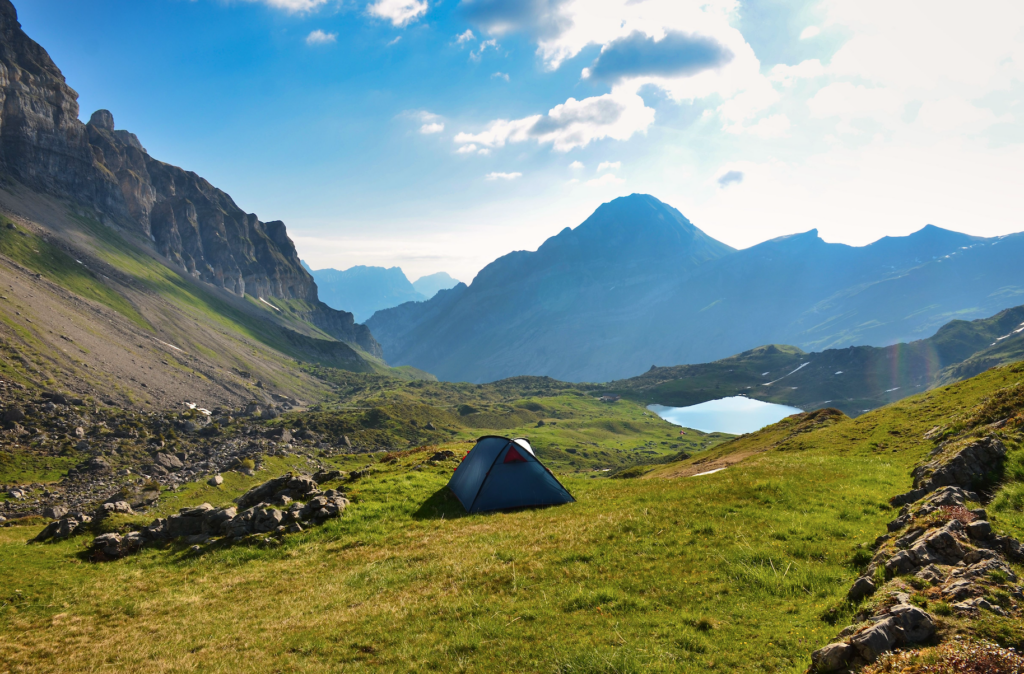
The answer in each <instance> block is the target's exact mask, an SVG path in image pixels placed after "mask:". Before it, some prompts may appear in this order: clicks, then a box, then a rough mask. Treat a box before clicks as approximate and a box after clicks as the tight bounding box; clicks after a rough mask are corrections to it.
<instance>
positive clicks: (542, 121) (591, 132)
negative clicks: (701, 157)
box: [455, 93, 654, 152]
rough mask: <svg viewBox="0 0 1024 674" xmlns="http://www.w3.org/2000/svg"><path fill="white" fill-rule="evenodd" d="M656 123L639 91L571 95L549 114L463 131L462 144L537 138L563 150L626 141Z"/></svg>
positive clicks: (458, 139)
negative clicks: (603, 141) (598, 142)
mask: <svg viewBox="0 0 1024 674" xmlns="http://www.w3.org/2000/svg"><path fill="white" fill-rule="evenodd" d="M653 122H654V109H653V108H648V107H647V106H646V105H644V101H643V99H642V98H640V96H638V95H636V94H635V93H625V94H622V93H619V94H616V93H611V94H605V95H603V96H594V97H592V98H585V99H583V100H582V101H577V100H576V99H575V98H570V99H569V100H567V101H566V102H565V103H562V104H560V105H556V106H555V107H553V108H551V110H549V111H548V113H547V114H546V115H532V116H530V117H524V118H522V119H514V120H511V121H510V120H504V119H498V120H495V121H493V122H491V123H490V124H489V125H488V126H487V128H486V129H485V130H484V131H481V132H480V133H475V134H473V133H459V134H458V135H456V136H455V142H456V143H458V144H459V145H466V144H469V143H474V144H477V145H482V146H485V147H490V148H496V147H503V146H504V145H505V144H507V143H522V142H524V141H527V140H535V141H537V142H538V143H541V144H548V143H550V144H551V145H552V147H554V149H556V150H558V151H559V152H568V151H569V150H572V149H573V148H577V147H586V146H587V145H589V144H590V143H591V142H593V141H595V140H600V139H603V138H613V139H615V140H626V139H628V138H629V137H631V136H632V135H633V134H636V133H640V132H644V131H646V130H647V127H649V126H650V125H651V124H652V123H653Z"/></svg>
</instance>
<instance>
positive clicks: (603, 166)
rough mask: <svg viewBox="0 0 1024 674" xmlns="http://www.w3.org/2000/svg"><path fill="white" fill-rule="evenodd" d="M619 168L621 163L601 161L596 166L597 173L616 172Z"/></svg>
mask: <svg viewBox="0 0 1024 674" xmlns="http://www.w3.org/2000/svg"><path fill="white" fill-rule="evenodd" d="M620 168H622V162H621V161H603V162H601V163H600V164H598V165H597V172H598V173H600V172H601V171H607V170H618V169H620Z"/></svg>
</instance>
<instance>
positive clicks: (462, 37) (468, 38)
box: [455, 28, 476, 47]
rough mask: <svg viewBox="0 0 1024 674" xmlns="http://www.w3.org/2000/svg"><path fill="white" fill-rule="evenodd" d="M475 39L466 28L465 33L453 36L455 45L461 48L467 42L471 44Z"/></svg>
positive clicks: (471, 32)
mask: <svg viewBox="0 0 1024 674" xmlns="http://www.w3.org/2000/svg"><path fill="white" fill-rule="evenodd" d="M475 39H476V35H473V31H471V30H469V29H468V28H467V29H466V32H464V33H460V34H458V35H456V36H455V44H457V45H459V46H460V47H461V46H462V45H464V44H466V43H467V42H472V41H473V40H475Z"/></svg>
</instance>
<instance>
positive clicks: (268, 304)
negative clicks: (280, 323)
mask: <svg viewBox="0 0 1024 674" xmlns="http://www.w3.org/2000/svg"><path fill="white" fill-rule="evenodd" d="M260 302H263V303H264V304H266V305H267V306H268V307H270V308H271V309H273V310H274V311H281V310H280V309H278V308H277V307H275V306H274V305H273V304H271V303H270V302H268V301H266V300H265V299H263V298H262V297H261V298H260Z"/></svg>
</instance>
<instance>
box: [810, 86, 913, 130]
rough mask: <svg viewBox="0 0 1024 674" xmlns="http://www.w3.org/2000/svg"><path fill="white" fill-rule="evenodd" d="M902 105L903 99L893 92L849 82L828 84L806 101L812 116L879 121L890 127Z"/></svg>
mask: <svg viewBox="0 0 1024 674" xmlns="http://www.w3.org/2000/svg"><path fill="white" fill-rule="evenodd" d="M903 105H904V102H903V100H902V98H901V96H900V95H899V94H898V93H897V92H896V91H893V90H892V89H888V88H884V87H867V86H864V85H863V84H851V83H850V82H837V83H835V84H829V85H828V86H825V87H823V88H821V89H820V90H819V91H818V92H817V93H816V94H814V96H813V97H812V98H811V99H810V100H809V101H807V107H809V108H810V110H811V116H812V117H839V118H840V119H842V120H844V121H847V122H849V121H850V120H853V119H876V120H878V121H880V122H885V123H890V124H891V123H895V122H896V121H898V119H899V117H898V116H899V114H900V113H901V112H902V111H903Z"/></svg>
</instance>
